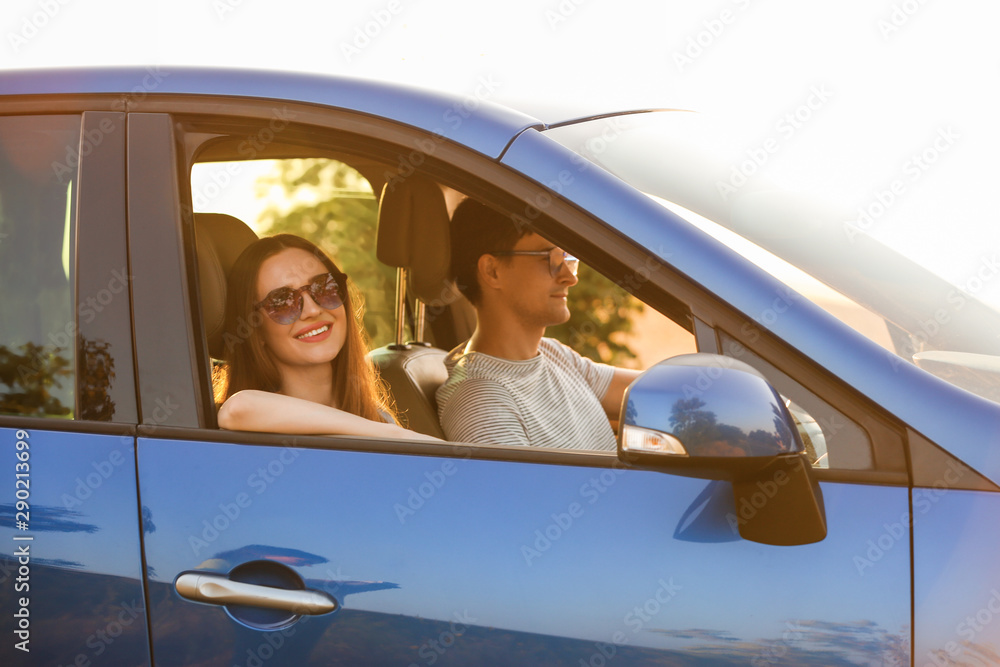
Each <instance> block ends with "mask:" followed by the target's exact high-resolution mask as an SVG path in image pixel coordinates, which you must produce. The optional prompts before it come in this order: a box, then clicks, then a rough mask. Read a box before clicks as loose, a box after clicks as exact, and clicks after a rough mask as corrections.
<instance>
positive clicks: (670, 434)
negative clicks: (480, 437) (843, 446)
mask: <svg viewBox="0 0 1000 667" xmlns="http://www.w3.org/2000/svg"><path fill="white" fill-rule="evenodd" d="M622 406H623V407H622V415H621V419H620V421H619V423H620V424H621V427H620V428H619V432H618V456H619V458H620V459H621V460H622V461H624V462H626V463H630V464H633V465H638V466H642V467H648V468H653V469H657V470H662V471H664V472H670V473H673V474H678V475H685V476H689V477H700V478H704V479H714V480H725V481H729V482H731V483H732V485H733V496H734V499H735V507H734V508H733V515H732V520H733V521H735V523H736V525H737V526H738V527H739V533H740V535H741V536H742V537H743V538H744V539H746V540H751V541H753V542H761V543H763V544H774V545H786V546H788V545H798V544H810V543H812V542H818V541H820V540H822V539H823V538H825V537H826V512H825V510H824V507H823V497H822V492H821V490H820V488H819V484H818V483H817V482H816V480H815V477H814V475H813V470H812V466H811V465H810V464H809V461H808V460H807V458H806V456H805V453H804V452H805V447H804V446H803V444H802V440H801V438H800V437H799V434H798V431H797V429H796V428H795V425H794V422H793V420H792V417H791V414H790V413H789V412H788V408H787V407H785V403H784V401H783V400H782V399H781V396H780V395H779V394H778V392H777V391H775V389H774V388H773V387H771V385H770V384H768V382H767V380H766V379H765V378H764V376H763V375H761V374H760V373H759V372H758V371H757V370H756V369H755V368H753V367H752V366H749V365H747V364H746V363H743V362H741V361H738V360H736V359H732V358H730V357H724V356H720V355H715V354H703V353H699V354H684V355H680V356H677V357H673V358H671V359H667V360H666V361H662V362H660V363H659V364H657V365H655V366H653V367H652V368H650V369H649V370H647V371H646V372H644V373H643V374H642V375H640V376H639V377H638V378H636V379H635V380H634V381H633V382H632V384H631V385H630V386H629V388H628V389H627V390H626V392H625V397H624V400H623V401H622Z"/></svg>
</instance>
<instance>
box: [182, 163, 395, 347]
mask: <svg viewBox="0 0 1000 667" xmlns="http://www.w3.org/2000/svg"><path fill="white" fill-rule="evenodd" d="M191 193H192V198H191V200H192V204H193V209H194V212H195V213H226V214H229V215H232V216H234V217H236V218H238V219H239V220H242V221H243V222H245V223H246V224H247V225H249V226H250V228H251V229H253V230H254V232H256V233H257V235H258V236H271V235H273V234H281V233H287V234H294V235H296V236H301V237H304V238H307V239H309V240H310V241H312V242H313V243H315V244H316V245H317V246H319V247H320V248H321V249H323V250H324V251H325V252H326V253H327V254H329V255H330V257H332V258H333V259H334V261H335V262H337V265H338V266H339V268H340V269H341V270H342V271H344V272H345V273H347V274H348V276H350V278H351V280H352V281H353V282H354V284H355V286H356V287H357V288H358V291H359V292H360V293H361V295H362V296H363V298H364V302H365V319H364V325H365V330H366V331H367V332H368V335H369V336H370V337H371V339H372V346H373V347H378V346H381V345H385V344H388V343H389V342H391V341H392V340H393V336H394V331H395V330H394V324H393V321H394V318H395V315H394V310H393V304H394V301H393V298H394V294H395V281H396V272H395V270H394V269H392V268H391V267H388V266H385V265H383V264H380V263H379V262H378V261H377V260H376V259H375V233H376V223H377V219H378V196H377V194H376V192H375V188H374V186H373V185H372V184H371V182H369V180H368V179H367V178H366V177H365V176H364V175H363V174H362V173H361V172H360V171H359V170H358V169H356V168H354V167H353V166H351V165H350V164H347V163H346V162H343V161H341V160H337V159H333V158H292V159H284V160H247V161H240V162H202V163H197V164H195V165H193V167H192V169H191Z"/></svg>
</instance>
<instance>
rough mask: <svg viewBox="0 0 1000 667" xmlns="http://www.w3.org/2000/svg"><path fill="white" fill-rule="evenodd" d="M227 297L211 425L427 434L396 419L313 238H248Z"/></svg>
mask: <svg viewBox="0 0 1000 667" xmlns="http://www.w3.org/2000/svg"><path fill="white" fill-rule="evenodd" d="M228 295H229V296H228V299H227V303H226V316H225V332H226V333H225V336H224V341H225V346H226V356H227V358H228V364H227V366H226V368H224V369H222V371H221V372H220V373H218V375H217V377H216V382H215V384H216V387H215V390H216V391H215V393H216V400H217V401H219V402H222V407H221V408H220V409H219V417H218V419H219V426H220V427H222V428H224V429H230V430H237V431H266V432H272V433H296V434H331V433H339V434H345V435H370V436H379V437H386V438H410V439H420V440H424V439H429V440H436V438H431V437H430V436H425V435H423V434H420V433H416V432H414V431H409V430H407V429H404V428H402V427H400V426H398V425H396V423H395V420H394V417H393V415H392V409H391V407H390V404H389V397H388V393H387V392H386V389H385V386H384V385H383V384H382V383H381V382H380V381H379V379H378V377H377V374H376V372H375V369H374V367H373V366H372V364H371V362H369V361H368V358H367V357H366V354H367V352H368V349H367V345H366V342H365V336H364V333H363V330H362V328H361V326H360V324H359V320H360V308H359V309H358V310H357V312H352V311H351V301H352V299H351V297H350V292H349V290H348V287H347V276H346V275H344V274H343V273H341V272H340V270H339V269H337V267H336V265H334V263H333V262H332V261H331V260H330V258H329V257H327V256H326V255H325V254H324V253H323V252H322V251H321V250H320V249H319V248H317V247H316V246H315V245H313V244H312V243H310V242H309V241H307V240H305V239H303V238H300V237H298V236H292V235H290V234H279V235H277V236H271V237H266V238H262V239H260V240H258V241H256V242H254V243H253V244H251V245H250V246H249V247H247V249H246V250H244V251H243V253H242V254H241V255H240V256H239V258H238V259H237V260H236V263H235V264H234V265H233V270H232V272H231V273H230V276H229V290H228ZM355 300H357V299H356V298H355Z"/></svg>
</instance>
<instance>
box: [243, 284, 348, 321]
mask: <svg viewBox="0 0 1000 667" xmlns="http://www.w3.org/2000/svg"><path fill="white" fill-rule="evenodd" d="M346 278H347V276H345V275H343V274H340V275H335V274H333V273H321V274H319V275H318V276H313V277H312V279H311V280H310V281H309V284H308V285H303V286H302V287H299V288H296V289H292V288H291V287H279V288H278V289H274V290H271V291H270V292H268V293H267V296H265V297H264V298H263V299H261V300H260V301H258V302H257V303H255V304H254V306H253V308H254V310H257V309H258V308H263V309H264V313H265V314H266V315H267V316H268V317H270V318H271V319H272V320H274V321H275V322H277V323H278V324H291V323H292V322H294V321H296V320H297V319H299V316H300V315H302V305H303V299H302V292H306V291H308V292H309V296H310V297H312V300H313V301H315V302H316V305H318V306H319V307H320V308H325V309H327V310H335V309H337V308H340V307H341V306H342V305H344V300H343V298H342V297H341V293H342V291H343V287H342V285H343V281H344V280H345V279H346Z"/></svg>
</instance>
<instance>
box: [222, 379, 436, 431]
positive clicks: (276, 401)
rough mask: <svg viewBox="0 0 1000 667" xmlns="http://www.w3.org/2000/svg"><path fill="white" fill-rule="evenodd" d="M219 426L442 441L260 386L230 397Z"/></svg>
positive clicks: (247, 429) (239, 428)
mask: <svg viewBox="0 0 1000 667" xmlns="http://www.w3.org/2000/svg"><path fill="white" fill-rule="evenodd" d="M219 426H220V427H221V428H224V429H227V430H230V431H263V432H265V433H290V434H295V435H330V434H337V435H369V436H375V437H379V438H405V439H408V440H435V441H437V440H438V439H437V438H434V437H431V436H429V435H424V434H423V433H417V432H416V431H410V430H408V429H405V428H403V427H401V426H397V425H395V424H389V423H386V422H375V421H371V420H369V419H365V418H364V417H358V416H357V415H352V414H350V413H349V412H344V411H343V410H338V409H336V408H331V407H330V406H328V405H322V404H320V403H314V402H313V401H306V400H303V399H301V398H293V397H291V396H284V395H282V394H275V393H272V392H269V391H259V390H256V389H245V390H243V391H240V392H237V393H235V394H233V395H232V396H230V397H229V399H227V400H226V402H225V403H223V404H222V407H221V408H219Z"/></svg>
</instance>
